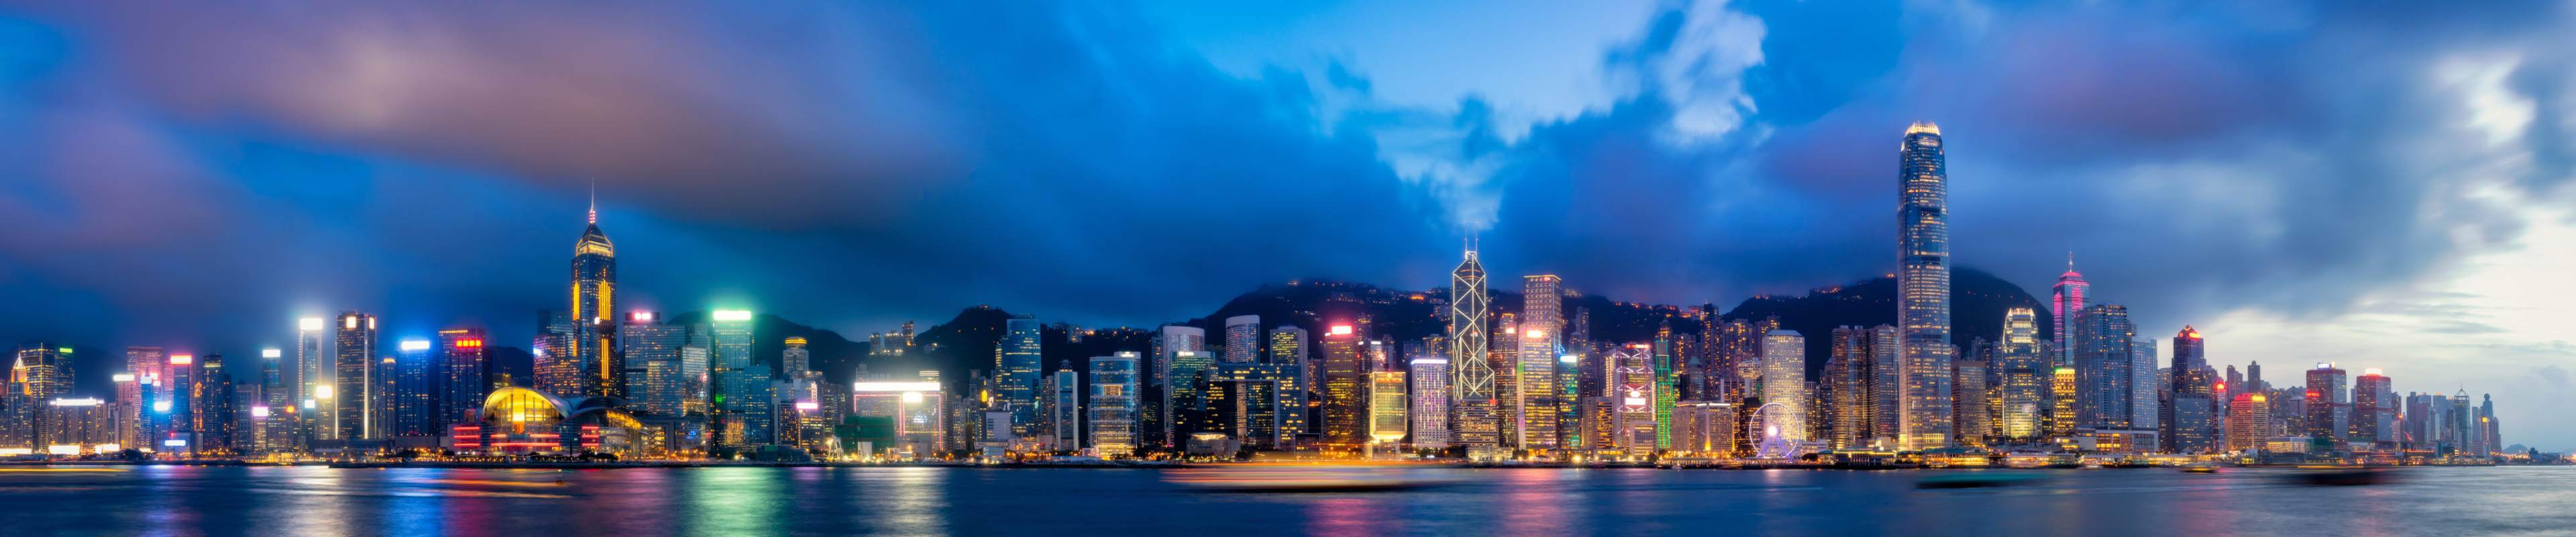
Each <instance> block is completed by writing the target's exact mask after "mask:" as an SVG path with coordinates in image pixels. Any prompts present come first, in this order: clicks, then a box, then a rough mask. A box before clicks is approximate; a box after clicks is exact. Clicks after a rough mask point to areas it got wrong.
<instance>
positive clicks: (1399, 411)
mask: <svg viewBox="0 0 2576 537" xmlns="http://www.w3.org/2000/svg"><path fill="white" fill-rule="evenodd" d="M1404 389H1405V385H1404V370H1401V369H1392V368H1388V369H1379V370H1377V371H1372V372H1369V373H1368V440H1369V445H1370V446H1371V448H1372V449H1374V448H1375V446H1380V445H1384V446H1390V447H1392V446H1393V445H1395V444H1396V443H1397V442H1403V441H1404V436H1405V435H1406V434H1408V433H1410V432H1411V431H1412V428H1411V427H1410V426H1409V425H1410V423H1409V422H1408V421H1407V420H1406V419H1405V416H1406V411H1407V410H1409V409H1408V408H1407V407H1408V406H1409V404H1410V403H1408V402H1407V401H1406V397H1405V391H1404Z"/></svg>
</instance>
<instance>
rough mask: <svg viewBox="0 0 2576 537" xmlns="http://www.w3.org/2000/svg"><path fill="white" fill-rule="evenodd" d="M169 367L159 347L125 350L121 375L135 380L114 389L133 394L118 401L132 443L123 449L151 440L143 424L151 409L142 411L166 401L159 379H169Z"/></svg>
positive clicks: (164, 353) (164, 352) (165, 394)
mask: <svg viewBox="0 0 2576 537" xmlns="http://www.w3.org/2000/svg"><path fill="white" fill-rule="evenodd" d="M19 353H20V354H25V353H26V350H25V349H21V350H19ZM23 362H24V361H23V360H21V363H23ZM169 367H170V355H169V353H168V352H167V351H165V350H163V349H162V348H161V347H126V348H125V372H126V373H127V374H130V375H134V379H135V381H134V382H133V383H130V384H119V385H118V386H117V387H118V388H119V389H127V388H129V387H130V388H131V389H133V390H134V391H135V393H134V394H133V395H130V396H125V395H123V394H120V395H121V398H122V399H125V400H126V404H127V405H129V408H125V409H121V411H122V412H124V413H125V414H126V416H123V419H125V420H126V422H125V423H126V425H125V428H126V433H125V434H126V435H129V436H131V437H132V438H134V440H128V441H127V442H126V445H130V446H141V445H143V444H142V443H141V442H142V441H144V440H149V439H151V438H152V436H153V435H152V431H151V428H150V427H147V426H146V424H148V423H149V422H150V418H152V409H150V408H145V407H146V406H148V403H146V401H168V400H170V396H169V395H168V393H167V392H168V391H169V387H168V386H167V385H166V383H163V382H161V379H163V378H167V377H168V376H169ZM146 391H150V392H154V393H150V394H146V393H144V392H146Z"/></svg>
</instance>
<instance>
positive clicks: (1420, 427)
mask: <svg viewBox="0 0 2576 537" xmlns="http://www.w3.org/2000/svg"><path fill="white" fill-rule="evenodd" d="M1406 369H1407V374H1408V376H1407V377H1406V379H1407V381H1409V382H1412V383H1413V385H1412V387H1411V388H1412V389H1411V393H1412V399H1413V408H1412V411H1410V412H1407V413H1406V415H1408V416H1412V418H1413V427H1412V429H1413V448H1414V449H1442V448H1447V447H1449V444H1450V440H1449V357H1447V356H1420V357H1415V358H1414V359H1413V361H1412V363H1409V364H1406Z"/></svg>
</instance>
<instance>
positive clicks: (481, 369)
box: [432, 328, 497, 431]
mask: <svg viewBox="0 0 2576 537" xmlns="http://www.w3.org/2000/svg"><path fill="white" fill-rule="evenodd" d="M437 345H438V347H437V349H438V354H439V357H440V360H439V362H440V363H439V364H438V365H439V367H440V368H441V369H443V370H444V371H442V372H441V373H440V374H441V375H443V376H444V377H445V378H443V379H441V380H440V383H439V395H438V398H439V405H438V407H437V414H436V416H435V417H434V418H432V419H433V420H434V421H433V424H432V427H434V428H436V429H437V430H439V431H444V430H445V428H446V427H447V426H450V425H455V424H460V423H477V422H480V421H481V420H482V417H483V416H482V413H483V399H484V397H485V396H488V395H491V394H492V381H493V380H495V377H496V376H497V375H496V372H495V371H494V369H493V367H492V358H491V356H492V355H491V354H490V352H489V351H486V350H485V347H484V341H483V329H481V328H450V329H446V330H440V331H438V343H437Z"/></svg>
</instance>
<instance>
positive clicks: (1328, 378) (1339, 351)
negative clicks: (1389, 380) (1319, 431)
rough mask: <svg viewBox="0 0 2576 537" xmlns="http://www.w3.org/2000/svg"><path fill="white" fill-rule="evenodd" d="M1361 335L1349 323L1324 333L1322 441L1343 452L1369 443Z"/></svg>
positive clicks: (1336, 326)
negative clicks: (1365, 415)
mask: <svg viewBox="0 0 2576 537" xmlns="http://www.w3.org/2000/svg"><path fill="white" fill-rule="evenodd" d="M1359 339H1360V338H1359V334H1358V333H1357V331H1356V330H1355V329H1354V328H1353V327H1352V326H1351V325H1346V324H1337V325H1333V327H1332V329H1331V330H1328V331H1325V332H1324V345H1323V347H1324V368H1323V369H1324V374H1323V378H1324V390H1323V391H1324V423H1323V433H1324V434H1323V442H1324V444H1325V445H1327V446H1333V447H1338V448H1342V449H1358V448H1359V447H1360V446H1361V444H1362V443H1363V442H1365V441H1367V431H1365V430H1364V428H1365V427H1366V426H1367V425H1366V424H1365V423H1363V422H1362V421H1361V420H1362V418H1361V415H1360V413H1361V412H1362V408H1363V407H1364V406H1366V405H1367V404H1368V402H1367V401H1365V400H1363V399H1362V398H1363V397H1366V395H1367V394H1365V393H1363V390H1366V389H1367V386H1365V385H1364V383H1366V382H1367V380H1366V379H1364V378H1362V371H1361V365H1360V364H1361V361H1360V344H1359Z"/></svg>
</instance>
